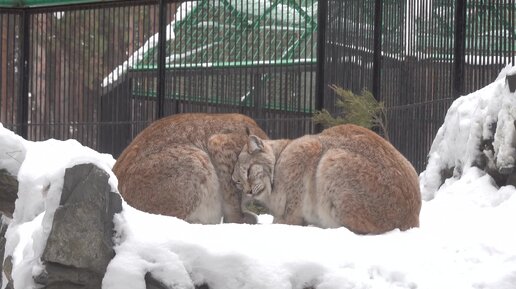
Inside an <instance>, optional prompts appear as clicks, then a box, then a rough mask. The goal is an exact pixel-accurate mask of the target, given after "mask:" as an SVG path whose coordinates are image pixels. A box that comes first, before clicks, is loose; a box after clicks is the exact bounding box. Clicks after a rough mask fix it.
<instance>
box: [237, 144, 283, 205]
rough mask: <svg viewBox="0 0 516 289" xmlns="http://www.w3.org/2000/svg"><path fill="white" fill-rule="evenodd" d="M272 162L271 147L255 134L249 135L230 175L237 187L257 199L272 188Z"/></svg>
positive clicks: (273, 160) (267, 193)
mask: <svg viewBox="0 0 516 289" xmlns="http://www.w3.org/2000/svg"><path fill="white" fill-rule="evenodd" d="M274 162H275V158H274V154H273V152H272V149H271V147H270V146H268V145H267V144H265V143H264V142H263V141H262V140H261V139H260V138H258V137H257V136H254V135H251V136H249V140H248V143H247V144H246V145H245V146H244V148H243V149H242V152H241V153H240V155H239V156H238V161H237V163H236V165H235V170H234V172H233V175H232V179H233V182H234V183H235V185H236V187H237V189H239V190H241V191H242V193H244V194H247V195H248V196H250V197H253V198H255V199H257V200H260V199H262V198H264V197H265V196H267V195H269V194H270V193H271V190H272V181H273V173H274ZM264 193H265V194H264Z"/></svg>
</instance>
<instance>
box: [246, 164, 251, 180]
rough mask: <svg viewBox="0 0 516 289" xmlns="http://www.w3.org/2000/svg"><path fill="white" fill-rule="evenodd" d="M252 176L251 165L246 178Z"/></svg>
mask: <svg viewBox="0 0 516 289" xmlns="http://www.w3.org/2000/svg"><path fill="white" fill-rule="evenodd" d="M250 176H251V166H249V168H248V169H247V175H246V179H249V177H250Z"/></svg>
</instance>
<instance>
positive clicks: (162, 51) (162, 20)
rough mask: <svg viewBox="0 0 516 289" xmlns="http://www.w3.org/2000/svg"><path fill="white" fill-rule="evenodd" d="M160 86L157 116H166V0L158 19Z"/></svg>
mask: <svg viewBox="0 0 516 289" xmlns="http://www.w3.org/2000/svg"><path fill="white" fill-rule="evenodd" d="M158 25H159V27H158V33H159V36H158V76H157V77H158V87H157V92H156V95H157V106H158V107H157V118H158V119H160V118H162V117H163V116H165V65H166V62H165V58H166V47H167V45H166V44H167V43H166V42H167V41H166V40H167V37H166V31H167V4H166V0H159V21H158Z"/></svg>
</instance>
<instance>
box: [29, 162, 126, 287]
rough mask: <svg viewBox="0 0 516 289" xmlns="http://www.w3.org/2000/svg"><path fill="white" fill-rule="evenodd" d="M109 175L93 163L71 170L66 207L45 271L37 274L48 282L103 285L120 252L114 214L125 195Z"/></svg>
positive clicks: (57, 220) (59, 217) (62, 206)
mask: <svg viewBox="0 0 516 289" xmlns="http://www.w3.org/2000/svg"><path fill="white" fill-rule="evenodd" d="M108 179H109V175H108V174H107V173H106V172H104V171H103V170H101V169H100V168H98V167H96V166H95V165H93V164H81V165H77V166H75V167H73V168H70V169H67V170H66V172H65V178H64V184H63V192H62V195H61V201H60V207H59V208H57V210H56V212H55V215H54V221H53V224H52V231H51V232H50V235H49V237H48V241H47V244H46V247H45V250H44V251H43V255H42V258H41V259H42V261H43V262H44V264H45V268H46V269H45V272H43V273H42V274H40V275H39V276H36V277H35V278H34V280H35V281H36V282H37V283H38V284H42V285H45V288H56V289H57V288H92V289H93V288H99V289H100V288H101V282H102V278H103V276H104V274H105V272H106V268H107V265H108V264H109V262H110V260H111V259H112V258H113V256H114V250H113V241H112V236H113V222H112V220H113V215H114V214H115V213H118V212H120V211H121V210H122V200H121V198H120V196H119V195H118V194H116V193H113V192H111V188H110V186H109V184H108Z"/></svg>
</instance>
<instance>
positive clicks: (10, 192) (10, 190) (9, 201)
mask: <svg viewBox="0 0 516 289" xmlns="http://www.w3.org/2000/svg"><path fill="white" fill-rule="evenodd" d="M16 198H18V181H17V180H16V177H14V176H12V175H11V174H10V173H9V172H7V171H6V170H5V169H0V212H1V213H2V214H4V215H6V216H8V217H9V218H12V216H13V212H14V202H15V201H16Z"/></svg>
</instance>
